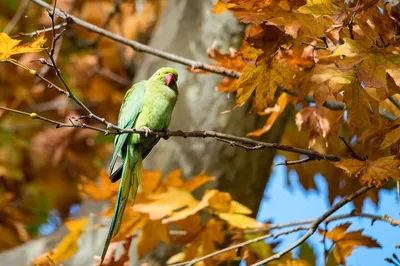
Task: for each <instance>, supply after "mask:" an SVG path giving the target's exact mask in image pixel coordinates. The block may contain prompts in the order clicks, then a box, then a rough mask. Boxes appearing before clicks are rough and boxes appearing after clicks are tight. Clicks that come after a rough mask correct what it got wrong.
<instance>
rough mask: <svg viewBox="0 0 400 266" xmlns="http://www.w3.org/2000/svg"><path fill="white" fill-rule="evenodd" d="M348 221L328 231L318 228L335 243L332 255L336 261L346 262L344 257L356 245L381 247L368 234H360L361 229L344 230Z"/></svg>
mask: <svg viewBox="0 0 400 266" xmlns="http://www.w3.org/2000/svg"><path fill="white" fill-rule="evenodd" d="M349 226H350V223H345V224H342V225H339V226H337V227H335V228H334V229H332V230H331V231H330V232H326V231H323V230H320V232H321V233H322V234H323V233H325V236H326V237H327V238H329V239H330V240H332V241H333V242H334V244H335V247H334V249H333V255H334V257H335V259H336V261H337V262H339V263H341V264H344V265H345V264H346V261H345V259H346V257H348V256H350V255H351V253H352V252H353V250H354V249H355V248H356V247H370V248H374V247H375V248H381V246H380V245H379V244H378V243H377V242H376V241H375V240H374V239H372V238H370V237H369V236H364V235H363V234H362V232H363V230H358V231H352V232H346V230H347V229H348V228H349Z"/></svg>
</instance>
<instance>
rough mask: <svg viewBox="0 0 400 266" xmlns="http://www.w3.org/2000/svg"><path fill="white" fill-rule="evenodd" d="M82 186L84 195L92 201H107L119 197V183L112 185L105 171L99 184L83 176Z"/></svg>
mask: <svg viewBox="0 0 400 266" xmlns="http://www.w3.org/2000/svg"><path fill="white" fill-rule="evenodd" d="M81 179H82V185H81V186H80V187H79V189H80V191H81V193H82V194H84V195H85V196H86V197H88V198H89V199H91V200H107V199H110V198H111V197H112V196H115V195H117V193H118V188H119V183H118V182H116V183H111V182H110V179H109V175H108V173H107V171H106V170H105V169H101V171H100V176H99V180H98V184H95V182H94V181H91V180H89V179H87V178H86V177H84V176H82V177H81Z"/></svg>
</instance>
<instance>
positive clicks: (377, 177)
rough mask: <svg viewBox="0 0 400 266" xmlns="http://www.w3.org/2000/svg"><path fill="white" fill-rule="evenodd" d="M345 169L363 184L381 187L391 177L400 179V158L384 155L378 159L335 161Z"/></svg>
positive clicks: (335, 163) (336, 164)
mask: <svg viewBox="0 0 400 266" xmlns="http://www.w3.org/2000/svg"><path fill="white" fill-rule="evenodd" d="M333 164H334V165H335V166H336V167H339V168H341V169H343V170H344V171H345V172H346V173H347V174H348V175H349V176H350V177H352V178H357V179H359V180H360V183H361V185H363V186H370V185H373V186H375V187H380V186H382V185H384V184H385V183H386V182H387V181H388V180H389V179H390V178H393V179H395V180H399V179H400V170H399V169H398V166H399V165H400V160H394V156H388V157H382V158H379V159H378V160H376V161H370V160H365V161H360V160H357V159H341V160H340V161H339V162H334V163H333Z"/></svg>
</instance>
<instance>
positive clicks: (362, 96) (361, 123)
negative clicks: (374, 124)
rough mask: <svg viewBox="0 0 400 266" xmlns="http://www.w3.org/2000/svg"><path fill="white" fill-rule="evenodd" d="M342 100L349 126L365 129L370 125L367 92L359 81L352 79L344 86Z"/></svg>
mask: <svg viewBox="0 0 400 266" xmlns="http://www.w3.org/2000/svg"><path fill="white" fill-rule="evenodd" d="M343 100H344V102H345V103H346V109H347V111H348V115H347V116H348V120H349V124H350V126H352V127H355V128H359V129H365V128H367V127H369V126H370V125H371V122H370V115H369V98H368V94H367V92H366V91H365V89H364V88H362V87H361V85H360V83H359V82H356V81H354V82H352V83H351V84H349V85H347V86H345V87H344V98H343Z"/></svg>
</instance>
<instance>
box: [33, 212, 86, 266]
mask: <svg viewBox="0 0 400 266" xmlns="http://www.w3.org/2000/svg"><path fill="white" fill-rule="evenodd" d="M87 222H88V219H87V218H86V217H85V218H82V219H79V220H71V221H68V222H66V223H65V225H66V226H67V228H68V230H69V231H70V232H69V233H68V234H67V235H66V236H65V237H64V238H63V240H62V241H61V242H60V243H58V245H57V246H56V247H55V248H54V249H53V250H51V251H49V252H46V253H44V254H42V255H40V256H39V257H38V258H36V259H35V260H34V261H33V264H34V265H40V264H42V263H43V264H45V263H46V262H49V261H50V262H52V263H54V264H57V263H60V262H62V261H65V260H67V259H69V258H70V257H72V256H73V255H74V254H75V253H76V252H77V251H78V248H79V247H78V240H79V237H80V236H81V234H82V233H83V232H84V228H85V226H86V224H87Z"/></svg>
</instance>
